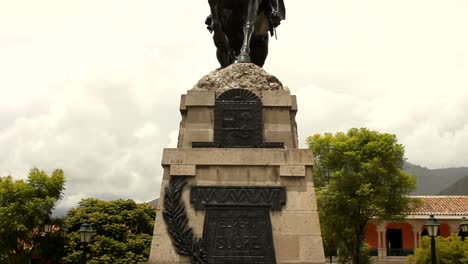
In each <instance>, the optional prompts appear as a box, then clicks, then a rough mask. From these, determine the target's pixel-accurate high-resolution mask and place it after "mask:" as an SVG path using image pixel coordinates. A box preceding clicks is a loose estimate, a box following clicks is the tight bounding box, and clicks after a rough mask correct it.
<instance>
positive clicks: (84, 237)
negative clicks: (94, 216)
mask: <svg viewBox="0 0 468 264" xmlns="http://www.w3.org/2000/svg"><path fill="white" fill-rule="evenodd" d="M78 232H79V233H80V240H81V243H83V255H82V257H81V261H82V263H83V264H85V263H86V245H87V244H88V243H89V241H90V240H91V236H92V235H93V233H94V231H93V229H92V228H91V226H90V225H89V224H88V223H83V224H82V225H81V227H80V230H78Z"/></svg>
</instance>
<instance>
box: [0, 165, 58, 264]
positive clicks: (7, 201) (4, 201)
mask: <svg viewBox="0 0 468 264" xmlns="http://www.w3.org/2000/svg"><path fill="white" fill-rule="evenodd" d="M64 184H65V177H64V175H63V171H62V170H54V171H53V172H52V175H50V176H49V175H47V173H45V172H44V171H42V170H39V169H37V168H34V169H31V171H30V172H29V175H28V178H27V179H26V180H14V179H13V178H12V177H11V176H6V177H0V238H1V239H0V261H1V262H3V263H5V262H6V263H27V259H28V258H29V254H30V252H31V250H32V249H34V248H35V246H36V245H37V244H38V243H39V242H41V241H42V239H41V237H42V236H43V235H44V234H43V233H42V231H41V227H42V226H43V225H44V222H45V221H47V220H48V219H50V215H51V213H52V209H53V208H54V206H55V203H56V202H57V201H58V200H59V199H60V198H62V194H63V191H64V189H65V187H64Z"/></svg>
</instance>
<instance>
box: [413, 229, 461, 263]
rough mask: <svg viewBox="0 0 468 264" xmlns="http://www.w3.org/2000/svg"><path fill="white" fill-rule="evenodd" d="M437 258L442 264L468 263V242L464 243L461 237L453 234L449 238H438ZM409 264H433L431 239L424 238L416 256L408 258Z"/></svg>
mask: <svg viewBox="0 0 468 264" xmlns="http://www.w3.org/2000/svg"><path fill="white" fill-rule="evenodd" d="M436 258H437V263H441V264H466V263H468V240H467V239H465V241H462V240H461V239H460V237H459V236H457V235H456V234H452V235H451V236H449V237H447V238H443V237H436ZM408 262H409V263H416V264H426V263H431V238H430V237H428V236H424V237H423V238H422V239H421V245H420V247H419V248H417V249H416V250H415V251H414V256H410V257H408Z"/></svg>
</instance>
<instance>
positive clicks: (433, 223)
mask: <svg viewBox="0 0 468 264" xmlns="http://www.w3.org/2000/svg"><path fill="white" fill-rule="evenodd" d="M439 225H440V224H439V221H437V219H435V217H434V215H431V216H429V219H427V221H426V228H427V233H428V234H429V236H430V237H431V260H432V264H436V248H435V246H436V245H435V237H436V236H437V231H438V230H439Z"/></svg>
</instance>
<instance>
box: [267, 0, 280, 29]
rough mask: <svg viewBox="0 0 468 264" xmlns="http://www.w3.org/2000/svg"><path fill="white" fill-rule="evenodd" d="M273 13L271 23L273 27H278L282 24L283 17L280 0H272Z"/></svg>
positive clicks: (270, 17) (270, 18) (270, 16)
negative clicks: (280, 13)
mask: <svg viewBox="0 0 468 264" xmlns="http://www.w3.org/2000/svg"><path fill="white" fill-rule="evenodd" d="M270 6H271V13H270V15H269V20H270V25H271V26H272V27H274V28H275V27H278V26H279V25H280V24H281V17H280V15H279V11H278V8H279V3H278V0H270Z"/></svg>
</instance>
